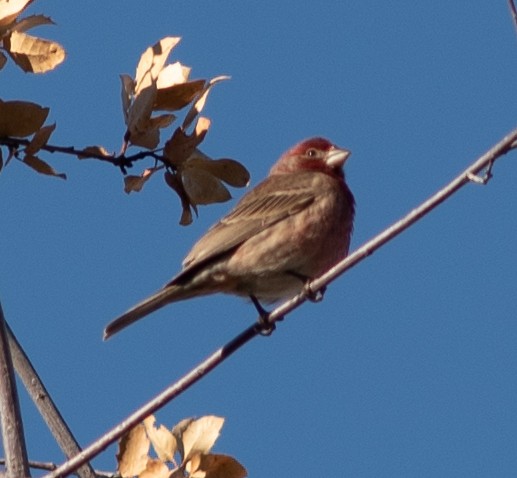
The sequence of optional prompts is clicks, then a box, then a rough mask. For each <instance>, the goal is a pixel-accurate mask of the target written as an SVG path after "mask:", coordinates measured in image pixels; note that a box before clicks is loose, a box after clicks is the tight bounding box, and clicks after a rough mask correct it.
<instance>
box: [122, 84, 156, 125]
mask: <svg viewBox="0 0 517 478" xmlns="http://www.w3.org/2000/svg"><path fill="white" fill-rule="evenodd" d="M155 98H156V85H155V84H152V85H149V86H148V87H146V88H144V89H143V90H141V91H140V92H139V93H138V95H137V96H135V99H134V101H133V104H132V105H131V106H130V108H129V112H128V120H127V127H128V130H129V132H130V133H131V134H137V133H145V131H146V129H148V127H149V120H150V119H151V113H152V112H153V104H154V100H155Z"/></svg>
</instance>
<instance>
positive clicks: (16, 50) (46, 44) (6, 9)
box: [0, 0, 66, 73]
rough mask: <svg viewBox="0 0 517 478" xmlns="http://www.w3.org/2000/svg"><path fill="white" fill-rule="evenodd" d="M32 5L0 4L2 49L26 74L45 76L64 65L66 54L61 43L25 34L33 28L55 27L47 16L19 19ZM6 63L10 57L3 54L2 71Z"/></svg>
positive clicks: (21, 0)
mask: <svg viewBox="0 0 517 478" xmlns="http://www.w3.org/2000/svg"><path fill="white" fill-rule="evenodd" d="M32 1H33V0H0V49H1V50H4V51H5V52H6V53H7V54H8V55H9V56H10V57H11V59H12V60H13V61H14V63H15V64H16V65H17V66H19V67H20V68H21V69H22V70H23V71H25V72H26V73H45V72H47V71H50V70H53V69H54V68H55V67H56V66H57V65H59V64H60V63H62V62H63V61H64V59H65V56H66V53H65V50H64V48H63V47H62V46H61V45H60V44H59V43H56V42H53V41H50V40H44V39H43V38H38V37H35V36H32V35H28V34H27V33H25V32H26V31H27V30H30V29H31V28H34V27H38V26H41V25H53V24H54V22H53V21H52V19H51V18H49V17H46V16H44V15H31V16H28V17H25V18H23V19H19V18H18V17H19V16H20V14H21V13H22V12H23V11H24V10H25V9H26V8H27V7H28V6H29V5H30V4H31V3H32ZM6 63H7V56H6V55H5V54H4V53H3V52H2V51H0V69H2V68H3V67H4V65H5V64H6Z"/></svg>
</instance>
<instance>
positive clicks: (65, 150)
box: [0, 138, 162, 174]
mask: <svg viewBox="0 0 517 478" xmlns="http://www.w3.org/2000/svg"><path fill="white" fill-rule="evenodd" d="M29 143H30V140H28V139H25V138H0V146H7V147H8V148H14V149H18V148H21V147H24V146H28V145H29ZM40 149H42V150H43V151H47V152H48V153H62V154H69V155H72V156H76V157H77V158H79V159H81V158H85V157H88V158H93V159H98V160H100V161H105V162H107V163H110V164H113V165H114V166H117V167H119V168H121V169H122V172H123V173H124V174H125V173H126V168H131V167H132V166H133V163H134V162H135V161H138V160H140V159H144V158H149V157H150V158H154V159H157V160H162V156H160V155H159V154H158V152H159V151H161V150H159V149H158V150H144V151H140V152H138V153H135V154H132V155H129V156H126V155H125V154H120V155H115V154H112V155H104V154H100V153H95V152H93V151H85V150H84V149H78V148H74V147H73V146H57V145H53V144H46V145H44V146H41V148H40Z"/></svg>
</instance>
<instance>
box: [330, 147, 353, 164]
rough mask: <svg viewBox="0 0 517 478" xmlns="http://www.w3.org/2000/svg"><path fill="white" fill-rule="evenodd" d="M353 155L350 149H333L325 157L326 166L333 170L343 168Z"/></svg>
mask: <svg viewBox="0 0 517 478" xmlns="http://www.w3.org/2000/svg"><path fill="white" fill-rule="evenodd" d="M351 154H352V153H351V152H350V151H348V149H341V148H336V147H333V148H331V149H329V150H328V152H327V154H326V155H325V164H326V165H327V166H329V167H331V168H341V167H342V166H343V164H345V161H346V160H347V159H348V157H349V156H350V155H351Z"/></svg>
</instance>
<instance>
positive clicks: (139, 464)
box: [117, 423, 150, 478]
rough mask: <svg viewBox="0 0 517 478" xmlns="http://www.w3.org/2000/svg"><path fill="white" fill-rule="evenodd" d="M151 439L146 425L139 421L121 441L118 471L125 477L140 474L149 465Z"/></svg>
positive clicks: (118, 454)
mask: <svg viewBox="0 0 517 478" xmlns="http://www.w3.org/2000/svg"><path fill="white" fill-rule="evenodd" d="M149 446H150V441H149V438H147V434H146V433H145V427H144V425H143V424H141V423H139V424H138V425H136V426H135V427H134V428H132V429H131V430H130V431H129V432H128V433H127V434H125V435H124V436H123V437H122V438H121V439H120V442H119V451H118V453H117V462H118V471H119V473H120V475H121V476H122V477H123V478H129V477H132V476H136V475H139V474H140V473H141V472H142V471H144V470H145V469H146V467H147V461H148V459H149V457H148V455H149Z"/></svg>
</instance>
